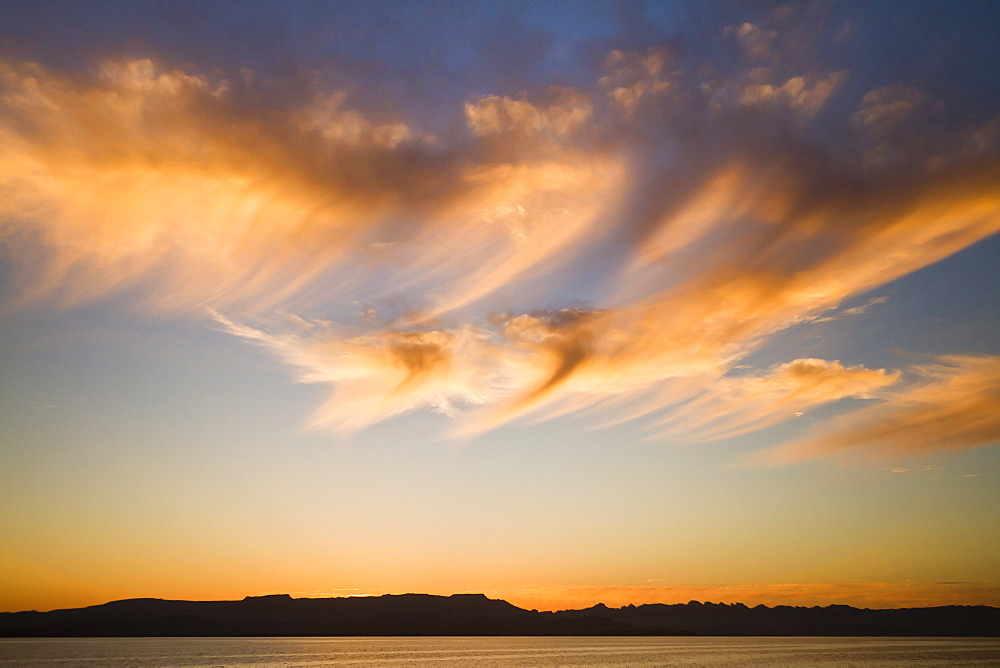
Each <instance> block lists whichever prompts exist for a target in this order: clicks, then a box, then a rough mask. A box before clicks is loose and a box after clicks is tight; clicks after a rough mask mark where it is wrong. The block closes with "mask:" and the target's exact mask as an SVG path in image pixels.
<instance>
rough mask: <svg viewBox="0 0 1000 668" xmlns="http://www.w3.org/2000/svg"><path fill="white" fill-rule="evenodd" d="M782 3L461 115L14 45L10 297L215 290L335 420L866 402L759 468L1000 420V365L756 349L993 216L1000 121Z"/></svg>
mask: <svg viewBox="0 0 1000 668" xmlns="http://www.w3.org/2000/svg"><path fill="white" fill-rule="evenodd" d="M780 24H781V21H777V22H772V24H771V25H763V24H762V25H757V24H753V23H748V22H744V23H739V24H735V25H731V26H728V27H726V26H721V27H719V29H718V30H717V34H716V35H715V38H717V39H718V40H720V43H726V44H730V45H731V46H733V47H734V48H736V52H733V53H734V54H738V55H733V54H731V55H730V57H731V58H734V60H726V59H725V58H721V57H720V58H716V59H715V60H710V61H706V62H702V63H700V64H699V65H698V66H697V67H695V66H693V63H692V62H691V55H690V54H685V52H684V51H683V49H680V48H678V47H677V45H676V44H674V43H666V44H664V45H659V46H653V47H650V48H645V49H636V50H628V49H608V50H607V51H606V52H605V54H604V56H603V58H601V59H595V63H599V64H595V65H594V70H593V71H591V72H589V76H590V80H589V81H588V82H577V83H575V84H574V85H573V86H570V85H566V84H565V83H562V84H558V85H555V84H553V85H550V86H548V87H541V88H538V89H534V90H532V91H519V92H518V93H516V94H514V93H512V92H511V91H495V92H489V93H485V94H483V93H471V92H470V94H469V95H468V96H467V97H466V98H465V99H464V100H463V101H462V102H461V103H460V104H451V106H442V107H441V108H440V109H439V110H438V111H439V112H440V114H441V115H442V116H444V117H445V118H447V119H450V122H441V121H440V120H438V121H437V122H431V121H430V119H427V118H421V117H420V114H418V113H416V112H413V111H411V108H413V109H415V108H426V105H407V104H406V100H405V99H401V97H400V96H397V97H395V98H393V99H394V102H393V103H392V104H382V105H374V106H373V105H371V104H368V103H366V102H365V99H364V96H359V95H356V94H354V93H352V88H351V87H350V86H343V87H338V86H330V85H326V84H322V83H320V78H319V77H309V76H305V75H303V76H302V77H300V80H299V79H296V83H294V84H287V83H284V84H279V83H277V82H275V81H269V80H267V79H266V78H264V77H260V76H258V75H256V74H255V73H254V72H251V71H249V70H247V69H244V70H242V71H240V72H238V73H229V74H228V75H225V74H222V73H219V72H214V73H202V72H198V71H195V70H194V69H193V68H188V69H170V68H164V67H161V66H158V65H157V64H156V63H154V62H152V61H150V60H143V59H138V60H117V61H109V62H105V63H104V64H102V65H100V66H98V67H96V68H95V69H94V70H92V71H91V72H90V73H89V74H78V73H76V74H70V73H65V72H60V71H56V70H54V69H49V68H46V67H43V66H41V65H36V64H31V63H22V62H6V63H5V64H3V65H2V67H0V86H2V89H0V117H2V120H3V123H2V125H0V188H2V190H3V194H4V197H3V198H2V200H0V225H2V231H3V240H4V245H5V247H6V248H7V249H8V255H9V256H10V257H11V258H12V259H11V262H10V264H11V272H10V277H9V278H8V282H9V284H10V289H9V290H8V292H9V293H10V294H11V295H12V298H11V299H10V300H7V305H6V307H7V308H18V307H20V306H24V305H27V304H33V303H39V302H49V303H56V304H61V305H65V306H73V305H78V304H83V303H87V302H91V301H94V300H99V299H105V298H108V297H111V296H116V295H117V296H121V295H126V296H128V298H129V299H131V300H133V301H134V302H135V303H137V304H139V305H140V306H141V307H144V308H147V309H150V310H153V311H164V312H172V313H176V312H200V311H199V310H200V309H204V312H207V313H209V314H210V317H211V318H213V319H214V322H215V324H216V326H218V327H221V328H222V329H224V330H225V331H228V332H230V333H232V334H233V335H235V336H238V337H241V338H243V339H246V340H248V341H250V342H253V343H255V344H257V345H260V346H263V347H264V348H266V349H267V350H269V351H271V352H272V353H273V354H275V355H277V356H278V357H279V358H280V359H282V360H283V361H284V362H285V363H287V364H288V365H289V366H290V367H291V368H293V369H294V370H295V373H296V377H297V378H298V379H299V380H300V381H302V382H308V383H315V384H319V385H322V386H324V387H326V388H327V390H328V392H329V394H328V397H327V399H326V400H325V401H324V402H323V404H322V405H321V406H320V407H319V408H318V409H317V411H316V412H315V414H314V415H313V417H312V419H311V421H310V425H311V426H312V427H315V428H328V429H334V430H340V431H351V430H356V429H361V428H364V427H367V426H369V425H371V424H374V423H375V422H377V421H379V420H382V419H385V418H387V417H389V416H392V415H397V414H399V413H402V412H405V411H410V410H418V409H430V410H433V411H437V412H440V413H443V414H446V415H449V416H452V417H457V418H458V419H459V420H458V423H457V426H456V427H455V428H454V430H453V431H454V432H455V433H456V434H461V435H472V434H476V433H480V432H482V431H485V430H488V429H491V428H494V427H497V426H499V425H501V424H504V423H507V422H510V421H512V420H517V419H549V418H552V417H556V416H562V415H567V414H571V413H582V414H585V415H586V417H587V419H588V420H589V421H590V423H591V424H597V425H600V424H612V423H618V422H624V421H628V420H641V423H642V428H644V429H647V430H648V431H649V433H650V434H651V435H652V436H653V437H655V438H658V439H662V440H666V441H672V442H694V441H707V440H717V439H722V438H729V437H733V436H738V435H742V434H746V433H749V432H751V431H756V430H760V429H764V428H767V427H771V426H774V425H777V424H780V423H781V422H783V421H786V420H789V419H793V418H794V417H795V416H797V415H800V414H802V413H805V412H808V411H810V410H813V409H815V408H817V407H819V406H823V405H826V404H829V403H831V402H836V401H839V400H841V399H845V398H874V400H875V401H874V402H873V403H871V405H867V406H865V407H863V408H860V409H858V410H856V411H855V412H854V413H852V414H850V415H848V416H845V417H843V418H841V419H840V421H839V422H835V423H834V424H833V431H831V432H830V433H829V434H825V435H813V436H810V437H807V438H806V439H805V440H802V441H799V442H796V443H793V444H791V445H789V446H787V447H786V448H784V449H782V450H776V451H773V452H771V453H769V454H768V455H767V456H768V457H770V458H771V459H769V461H773V462H779V461H780V462H785V461H797V460H798V459H802V458H808V457H813V456H825V455H827V454H830V453H834V452H840V451H841V450H843V448H841V447H840V446H838V445H837V443H840V442H851V443H856V444H859V447H866V448H867V447H870V448H878V449H881V450H882V451H883V452H889V453H894V454H900V453H903V452H907V453H912V452H915V451H921V452H925V451H932V450H949V449H956V448H963V447H973V446H976V445H985V444H987V443H990V442H992V441H994V440H996V438H997V437H998V434H997V427H996V424H994V422H993V421H991V419H990V418H989V417H988V416H989V415H990V414H1000V411H995V410H994V409H995V408H996V397H995V388H996V387H997V386H998V384H1000V378H998V375H997V373H996V369H995V368H994V366H995V361H992V362H991V361H990V360H991V359H993V358H973V357H961V356H945V357H941V358H940V360H939V361H938V362H936V363H934V364H931V365H928V366H926V367H920V368H914V369H909V370H906V371H905V372H901V371H897V370H891V369H872V368H867V367H865V366H862V365H857V364H851V363H850V361H849V360H848V361H845V362H841V361H833V360H825V359H819V358H816V357H811V356H810V357H805V356H802V355H798V354H794V353H792V354H790V355H789V356H788V357H786V358H785V359H786V360H787V361H785V362H783V363H779V364H775V365H773V366H772V367H770V368H768V369H754V370H750V371H747V372H742V371H743V370H742V369H738V368H737V367H740V366H744V365H743V364H742V362H743V361H744V360H745V359H746V358H747V357H748V356H749V355H751V354H752V353H754V352H755V351H758V350H760V349H761V348H762V347H764V346H766V345H767V344H768V343H769V342H770V341H772V340H773V338H774V336H775V335H776V334H778V333H780V332H783V331H785V330H787V329H789V328H790V327H793V326H795V325H799V324H803V323H809V322H822V321H825V320H829V319H831V318H834V317H837V316H836V315H831V314H835V313H839V314H841V315H842V314H856V313H861V312H863V311H864V310H865V309H866V308H868V307H869V306H871V305H873V304H877V303H881V301H884V300H878V299H876V300H871V301H869V302H868V303H867V304H866V305H864V306H860V307H855V308H853V309H846V310H843V311H838V309H840V306H841V304H842V303H844V302H845V301H847V300H849V299H850V298H852V297H856V296H859V295H863V294H864V293H866V292H869V291H871V290H873V289H875V288H878V287H879V286H882V285H885V284H886V283H888V282H890V281H893V280H896V279H898V278H901V277H903V276H906V275H908V274H910V273H912V272H914V271H916V270H919V269H921V268H924V267H927V266H928V265H930V264H932V263H935V262H937V261H939V260H941V259H943V258H946V257H948V256H950V255H952V254H954V253H956V252H958V251H960V250H962V249H964V248H966V247H968V246H970V245H971V244H974V243H976V242H977V241H980V240H982V239H984V238H986V237H988V236H990V235H992V234H995V233H996V232H997V231H1000V186H998V184H1000V140H998V138H1000V135H997V133H995V132H994V131H993V129H995V126H996V119H988V120H987V121H986V122H985V123H984V122H982V119H981V118H980V119H977V121H976V123H966V122H964V121H963V122H955V123H953V124H951V125H948V126H947V127H946V128H945V130H941V129H940V128H935V129H933V130H932V129H931V125H932V121H935V122H936V117H934V116H933V109H932V108H931V110H930V111H928V109H929V107H928V105H929V104H930V102H929V101H932V100H934V99H935V98H934V95H932V94H931V93H928V92H925V91H923V90H919V89H917V88H916V87H914V86H911V85H908V84H898V85H896V84H892V85H885V84H884V82H879V83H878V84H877V85H875V84H873V85H872V86H870V87H869V88H867V89H865V90H860V89H859V87H858V86H859V84H858V83H856V81H857V80H856V77H857V73H856V72H852V71H851V70H849V69H845V68H843V67H840V66H838V67H829V68H823V67H822V66H820V65H819V64H818V63H819V61H818V60H817V59H802V62H808V63H809V66H808V67H801V68H794V67H793V66H792V62H794V61H793V59H791V58H790V57H789V54H788V53H785V51H788V50H789V49H792V48H793V46H794V45H797V46H795V47H794V48H796V49H802V48H805V47H804V46H803V44H805V43H807V42H808V40H805V41H802V43H801V44H799V43H798V42H796V41H795V40H793V39H791V38H790V37H789V35H786V34H784V33H783V32H782V29H781V25H780ZM792 37H794V34H792ZM800 41H801V40H800ZM359 83H364V82H359ZM852 86H853V88H852ZM852 90H853V91H854V93H852V92H851V91H852ZM852 95H853V97H852ZM389 97H392V96H389ZM442 105H444V103H442ZM931 106H932V107H933V105H931ZM432 127H433V128H435V130H434V131H431V130H430V129H429V128H432ZM921 133H925V136H924V135H921ZM945 135H947V137H948V139H949V141H948V142H943V141H940V140H939V139H940V137H942V136H945ZM915 136H924V138H925V141H911V138H912V137H915ZM276 312H280V313H285V314H286V315H285V316H284V317H281V318H279V317H276V316H274V315H273V314H274V313H276ZM292 314H298V315H292ZM920 415H923V416H925V417H923V418H920V417H914V416H920ZM905 424H909V425H912V426H911V427H909V428H906V427H904V426H903V425H905ZM917 425H922V426H919V427H918V426H917ZM914 430H917V431H919V432H920V434H923V436H920V435H919V434H917V432H916V431H914ZM911 432H912V433H911ZM892 434H909V436H907V442H908V443H910V444H911V445H908V446H904V445H903V442H902V440H900V439H902V438H903V437H902V436H898V437H897V436H893V435H892Z"/></svg>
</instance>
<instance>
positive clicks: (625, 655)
mask: <svg viewBox="0 0 1000 668" xmlns="http://www.w3.org/2000/svg"><path fill="white" fill-rule="evenodd" d="M437 664H444V665H449V666H463V665H464V666H472V665H475V666H616V665H618V666H621V665H628V666H775V665H795V666H826V667H830V666H880V667H884V666H943V665H954V666H1000V639H998V638H747V637H744V638H563V637H559V638H456V637H447V638H411V637H407V638H42V639H35V638H32V639H20V638H8V639H0V666H4V667H6V666H53V665H55V666H111V667H118V666H322V665H359V666H379V665H390V666H430V665H437Z"/></svg>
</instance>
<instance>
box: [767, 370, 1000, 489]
mask: <svg viewBox="0 0 1000 668" xmlns="http://www.w3.org/2000/svg"><path fill="white" fill-rule="evenodd" d="M910 373H911V374H912V375H913V376H914V379H913V380H912V381H911V382H909V383H907V384H905V385H903V386H901V387H900V388H898V389H896V390H889V391H886V393H885V400H884V401H881V402H879V403H876V404H873V405H870V406H866V407H864V408H861V409H858V410H856V411H854V412H852V413H848V414H846V415H842V416H839V417H837V418H835V419H833V420H831V421H829V422H827V423H826V424H824V425H822V427H821V428H817V429H814V430H813V432H812V433H811V434H809V435H807V436H806V437H804V438H802V439H800V440H797V441H794V442H792V443H789V444H787V445H783V446H780V447H778V448H775V449H772V450H770V451H766V452H764V453H761V454H760V455H758V456H756V457H755V458H754V460H755V461H756V462H758V463H762V464H782V463H788V462H792V461H800V460H806V459H815V458H817V457H830V456H854V457H858V456H860V457H867V458H873V459H879V458H894V457H899V456H902V455H921V454H927V453H934V452H948V451H953V450H963V449H967V448H974V447H977V446H981V445H989V444H991V443H996V442H998V441H1000V357H996V356H982V357H977V356H958V355H953V356H947V357H943V358H940V359H939V360H937V361H936V362H935V363H932V364H925V365H920V366H916V367H913V368H912V369H910ZM909 470H910V469H897V471H898V472H906V471H909Z"/></svg>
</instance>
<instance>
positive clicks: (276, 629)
mask: <svg viewBox="0 0 1000 668" xmlns="http://www.w3.org/2000/svg"><path fill="white" fill-rule="evenodd" d="M407 635H417V636H430V635H434V636H453V635H494V636H504V635H526V636H536V635H553V636H558V635H568V636H574V635H751V636H752V635H777V636H785V635H792V636H992V637H997V636H1000V608H995V607H988V606H954V605H951V606H942V607H936V608H900V609H894V610H869V609H859V608H852V607H849V606H845V605H831V606H827V607H818V606H817V607H812V608H800V607H789V606H783V605H779V606H776V607H773V608H769V607H767V606H763V605H758V606H756V607H753V608H749V607H747V606H745V605H743V604H742V603H736V604H733V605H726V604H724V603H719V604H714V603H698V602H697V601H692V602H691V603H687V604H681V605H664V604H651V605H640V606H632V605H628V606H625V607H622V608H608V607H606V606H604V605H603V604H598V605H595V606H594V607H592V608H586V609H584V610H563V611H561V612H535V611H533V610H523V609H521V608H518V607H515V606H513V605H511V604H510V603H507V602H506V601H500V600H494V599H489V598H487V597H486V596H484V595H482V594H455V595H452V596H431V595H428V594H402V595H386V596H366V597H352V598H298V599H296V598H292V597H291V596H289V595H288V594H279V595H274V596H248V597H246V598H245V599H243V600H242V601H165V600H161V599H153V598H138V599H129V600H125V601H114V602H112V603H105V604H104V605H95V606H91V607H88V608H76V609H70V610H53V611H51V612H34V611H31V612H4V613H0V636H6V637H27V636H34V637H57V636H407Z"/></svg>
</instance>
